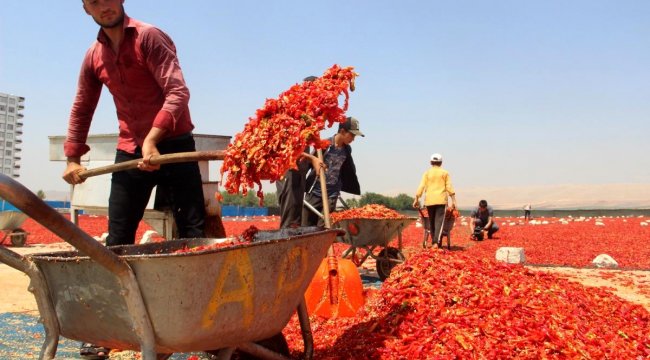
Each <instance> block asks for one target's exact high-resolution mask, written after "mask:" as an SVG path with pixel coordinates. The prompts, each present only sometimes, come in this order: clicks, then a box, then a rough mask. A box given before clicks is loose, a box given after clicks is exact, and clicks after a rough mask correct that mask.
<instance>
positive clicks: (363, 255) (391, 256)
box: [331, 204, 417, 281]
mask: <svg viewBox="0 0 650 360" xmlns="http://www.w3.org/2000/svg"><path fill="white" fill-rule="evenodd" d="M331 217H332V228H335V229H341V230H344V231H345V234H344V235H343V236H340V237H339V238H338V240H337V241H339V242H342V243H345V244H348V245H349V247H348V248H347V249H346V250H345V251H344V252H343V255H342V256H343V258H351V260H352V261H353V262H354V263H355V264H356V265H357V266H361V264H363V263H364V262H365V261H366V260H367V259H368V258H369V257H371V258H373V259H375V261H376V268H377V275H378V276H379V278H380V279H381V280H382V281H383V280H385V279H386V278H388V277H389V276H390V272H391V270H392V269H393V267H395V265H397V264H400V263H402V262H404V260H406V258H405V257H404V254H403V253H402V230H403V229H404V228H405V227H407V226H409V225H410V224H411V223H413V222H415V221H416V220H417V218H414V217H407V216H404V215H402V214H400V213H398V212H396V211H394V210H392V209H389V208H387V207H385V206H383V205H377V204H371V205H366V206H364V207H362V208H356V209H348V210H344V211H340V212H334V213H332V215H331ZM395 236H397V239H398V241H397V247H392V246H389V245H390V242H391V241H392V240H393V239H394V238H395ZM378 249H380V250H379V251H377V250H378Z"/></svg>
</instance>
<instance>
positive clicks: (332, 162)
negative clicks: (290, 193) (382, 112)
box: [302, 117, 365, 226]
mask: <svg viewBox="0 0 650 360" xmlns="http://www.w3.org/2000/svg"><path fill="white" fill-rule="evenodd" d="M357 136H365V135H364V134H363V133H362V132H361V131H360V130H359V121H358V120H357V119H355V118H353V117H348V118H347V119H346V121H345V122H344V123H341V124H339V130H338V132H337V133H336V134H335V135H334V136H333V137H332V138H331V139H330V146H329V147H328V148H327V149H325V152H324V154H323V158H324V162H325V168H326V169H327V170H326V172H325V183H326V187H327V189H326V191H327V198H328V204H329V208H330V209H332V210H334V209H335V208H336V202H337V200H338V198H339V195H340V194H341V192H346V193H350V194H353V195H361V185H359V179H358V178H357V168H356V166H355V165H354V161H353V160H352V147H351V146H350V144H351V143H352V142H353V141H354V139H355V138H356V137H357ZM321 191H322V190H321V187H320V181H319V180H318V176H316V172H315V171H312V172H311V173H310V174H309V176H308V177H307V191H306V195H305V201H306V202H307V203H309V204H310V205H311V206H312V207H314V209H316V210H318V211H320V212H321V213H322V211H323V197H322V192H321ZM324 223H325V222H324V220H323V219H321V218H320V217H319V216H318V215H317V214H315V213H314V212H313V211H312V210H311V209H309V208H308V207H306V206H305V207H304V208H303V212H302V225H303V226H315V225H318V226H323V225H324Z"/></svg>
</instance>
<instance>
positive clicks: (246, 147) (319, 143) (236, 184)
mask: <svg viewBox="0 0 650 360" xmlns="http://www.w3.org/2000/svg"><path fill="white" fill-rule="evenodd" d="M356 76H357V73H355V72H354V69H353V68H352V67H344V68H342V67H340V66H338V65H334V66H332V67H331V68H329V69H328V70H327V71H325V73H324V74H323V75H322V76H321V77H318V78H316V79H315V80H314V81H304V82H302V83H300V84H295V85H293V86H292V87H291V88H289V90H287V91H285V92H283V93H281V94H280V96H278V98H277V99H267V100H266V102H265V103H264V106H263V107H262V108H260V109H258V110H257V111H256V112H255V116H253V117H251V118H249V122H248V123H246V125H245V127H244V130H243V131H242V132H240V133H237V134H236V135H235V137H234V139H233V141H232V142H231V143H230V144H229V146H228V148H227V149H226V155H225V159H224V162H223V165H222V167H221V175H222V177H223V176H224V174H225V173H227V175H226V180H225V183H224V186H225V189H226V191H227V192H228V193H230V194H236V193H239V192H241V193H242V194H243V195H246V194H247V193H248V189H252V188H254V187H255V185H257V188H258V190H257V196H258V197H259V198H260V203H261V202H262V200H263V197H264V193H263V192H262V183H261V181H262V180H270V181H271V182H273V181H276V180H278V179H280V178H281V177H282V176H283V175H284V173H285V172H286V171H287V170H289V169H295V168H296V167H297V165H296V160H297V159H298V158H299V157H300V155H301V153H302V152H303V151H304V150H305V149H306V148H307V147H308V146H313V147H314V148H315V149H323V148H325V147H327V146H328V145H329V141H328V140H323V139H321V138H320V132H321V130H323V129H325V127H326V126H327V127H331V126H332V125H333V124H334V123H337V122H338V123H342V122H344V121H345V119H346V115H345V112H346V111H347V109H348V100H349V90H352V91H354V79H355V78H356ZM341 95H344V96H345V100H344V103H343V105H340V104H339V97H340V96H341ZM217 196H218V195H217Z"/></svg>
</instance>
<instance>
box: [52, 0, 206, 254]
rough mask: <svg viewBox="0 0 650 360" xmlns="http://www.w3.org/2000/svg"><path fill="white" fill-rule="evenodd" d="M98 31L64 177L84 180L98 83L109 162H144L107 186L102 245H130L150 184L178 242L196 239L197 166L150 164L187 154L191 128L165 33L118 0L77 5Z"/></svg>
mask: <svg viewBox="0 0 650 360" xmlns="http://www.w3.org/2000/svg"><path fill="white" fill-rule="evenodd" d="M82 2H83V7H84V10H85V11H86V13H87V14H88V15H90V16H92V18H93V19H94V20H95V22H96V23H97V24H99V25H100V27H101V29H100V30H99V34H98V35H97V41H95V42H94V43H93V44H92V45H91V47H90V49H88V51H87V52H86V55H85V57H84V60H83V63H82V66H81V72H80V74H79V82H78V88H77V94H76V97H75V100H74V103H73V105H72V110H71V113H70V120H69V125H68V134H67V138H66V141H65V144H64V152H65V155H66V156H67V159H68V161H67V162H68V165H67V168H66V170H65V172H64V174H63V178H64V179H65V181H67V182H68V183H70V184H79V183H81V182H83V180H82V179H81V178H80V177H79V175H78V173H79V172H80V171H81V170H83V167H82V166H81V165H80V159H81V156H82V155H83V154H85V153H86V152H88V150H89V149H90V148H89V147H88V145H86V139H87V136H88V131H89V128H90V123H91V121H92V118H93V114H94V112H95V108H96V106H97V103H98V101H99V97H100V94H101V91H102V87H103V86H104V85H105V86H106V87H107V88H108V89H109V90H110V92H111V94H112V96H113V101H114V103H115V107H116V110H117V120H118V123H119V138H118V144H117V154H116V156H115V162H116V163H118V162H123V161H128V160H132V159H139V158H143V161H142V162H140V163H139V164H138V169H134V170H127V171H122V172H117V173H114V174H113V177H112V180H111V193H110V198H109V205H108V209H109V231H108V232H109V235H108V238H107V240H106V244H107V245H121V244H133V243H134V242H135V232H136V230H137V227H138V224H139V222H140V220H141V219H142V216H143V214H144V210H145V208H146V204H147V203H148V201H149V197H150V195H151V192H152V190H153V188H154V186H156V185H160V186H159V191H160V188H161V187H164V188H165V190H166V195H167V197H168V198H169V199H170V202H171V203H172V205H173V209H174V219H175V221H176V225H177V228H178V233H179V236H180V237H182V238H191V237H202V236H203V234H204V233H203V226H204V221H205V207H204V198H203V190H202V181H201V174H200V171H199V167H198V164H197V163H195V162H193V163H181V164H168V165H162V166H160V165H157V166H154V165H151V164H149V162H148V159H150V157H151V156H154V155H160V154H166V153H173V152H185V151H194V150H195V144H194V138H193V136H192V129H193V128H194V125H193V124H192V120H191V117H190V111H189V107H188V102H189V98H190V95H189V90H188V89H187V86H186V85H185V80H184V78H183V73H182V71H181V68H180V65H179V62H178V58H177V56H176V48H175V46H174V43H173V41H172V40H171V39H170V38H169V36H168V35H167V34H165V33H164V32H162V31H161V30H159V29H157V28H155V27H154V26H152V25H149V24H146V23H143V22H141V21H138V20H135V19H131V18H129V17H128V16H127V15H126V14H125V12H124V7H123V3H124V0H83V1H82Z"/></svg>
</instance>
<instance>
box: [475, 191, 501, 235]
mask: <svg viewBox="0 0 650 360" xmlns="http://www.w3.org/2000/svg"><path fill="white" fill-rule="evenodd" d="M471 218H472V221H470V222H469V227H470V231H471V232H472V239H473V240H483V239H484V238H485V237H486V236H487V238H488V239H492V236H493V235H494V233H496V232H497V231H499V226H498V225H497V224H496V223H495V222H494V210H493V209H492V206H489V205H488V203H487V201H485V200H481V201H479V203H478V207H477V208H476V209H474V210H473V211H472V214H471Z"/></svg>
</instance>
